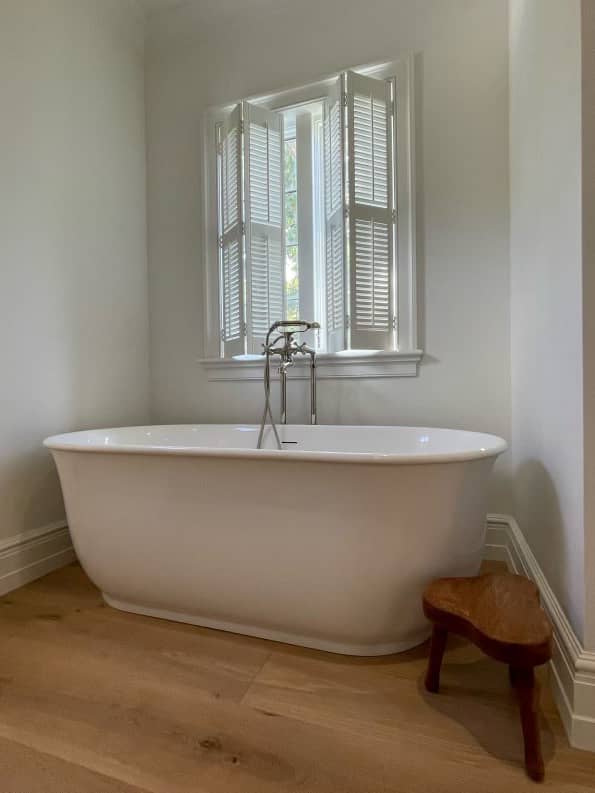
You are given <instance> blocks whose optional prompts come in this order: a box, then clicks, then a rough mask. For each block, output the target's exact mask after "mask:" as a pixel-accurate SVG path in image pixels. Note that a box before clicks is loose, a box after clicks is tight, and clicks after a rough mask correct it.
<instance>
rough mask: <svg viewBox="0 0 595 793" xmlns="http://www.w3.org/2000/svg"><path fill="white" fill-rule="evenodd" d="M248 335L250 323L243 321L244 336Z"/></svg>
mask: <svg viewBox="0 0 595 793" xmlns="http://www.w3.org/2000/svg"><path fill="white" fill-rule="evenodd" d="M247 335H248V325H246V323H245V322H242V336H247Z"/></svg>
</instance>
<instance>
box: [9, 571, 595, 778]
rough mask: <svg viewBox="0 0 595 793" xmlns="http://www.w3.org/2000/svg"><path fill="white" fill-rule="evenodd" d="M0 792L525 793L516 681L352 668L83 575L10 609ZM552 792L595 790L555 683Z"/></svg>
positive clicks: (502, 675) (397, 664) (32, 593)
mask: <svg viewBox="0 0 595 793" xmlns="http://www.w3.org/2000/svg"><path fill="white" fill-rule="evenodd" d="M0 636H1V637H2V638H1V641H0V793H38V792H39V793H142V792H143V791H144V792H148V791H153V792H154V793H285V791H301V793H447V792H448V793H467V792H468V793H500V792H501V793H504V792H506V793H524V791H533V790H535V784H534V783H532V782H530V781H529V780H528V779H527V778H526V777H525V774H524V771H523V765H522V741H521V734H520V726H519V722H518V716H517V711H516V703H515V701H514V698H513V695H512V693H511V691H510V689H509V686H508V679H507V673H506V669H505V668H504V667H502V666H501V665H499V664H497V663H495V662H492V661H490V660H488V659H485V658H483V657H482V656H481V654H480V653H478V652H477V651H476V650H474V649H473V648H471V647H470V646H468V645H466V644H465V643H463V642H461V641H456V640H455V641H453V642H451V644H450V645H449V649H448V653H447V656H446V658H445V664H444V669H443V693H441V694H440V695H429V694H426V693H425V691H424V690H423V687H422V684H421V679H422V676H423V671H424V667H425V661H426V655H427V646H422V647H420V648H416V649H415V650H412V651H410V652H408V653H404V654H401V655H395V656H389V657H385V658H376V659H361V658H359V659H358V658H348V657H345V656H335V655H331V654H327V653H321V652H316V651H312V650H304V649H301V648H295V647H289V646H286V645H281V644H275V643H272V642H266V641H260V640H258V639H250V638H246V637H242V636H235V635H232V634H228V633H223V632H218V631H210V630H206V629H202V628H195V627H192V626H188V625H181V624H177V623H169V622H165V621H162V620H154V619H150V618H147V617H140V616H135V615H132V614H125V613H123V612H119V611H115V610H113V609H110V608H108V607H106V606H105V605H104V604H103V603H102V600H101V597H100V596H99V593H98V592H97V590H96V589H95V588H94V587H93V585H92V584H91V583H90V582H89V580H88V579H87V578H86V576H85V574H84V573H83V572H82V570H81V569H80V567H78V566H77V565H71V566H69V567H67V568H64V569H62V570H59V571H57V572H56V573H52V574H51V575H49V576H46V577H45V578H43V579H40V580H39V581H36V582H34V583H33V584H30V585H29V586H26V587H24V588H22V589H20V590H18V591H16V592H12V593H10V594H9V595H7V596H5V597H3V598H0ZM542 680H543V683H544V685H543V691H542V722H543V724H542V729H543V741H544V753H545V757H546V764H547V765H546V782H545V784H544V786H543V787H544V788H546V789H548V790H552V791H555V792H556V793H581V791H582V792H583V793H586V792H587V791H594V793H595V754H588V753H586V752H579V751H576V750H573V749H571V748H570V747H569V746H568V742H567V740H566V738H565V736H564V732H563V729H562V726H561V723H560V719H559V717H558V715H557V713H556V710H555V707H554V705H553V702H552V699H551V695H550V693H549V689H548V686H547V671H546V670H544V674H543V675H542Z"/></svg>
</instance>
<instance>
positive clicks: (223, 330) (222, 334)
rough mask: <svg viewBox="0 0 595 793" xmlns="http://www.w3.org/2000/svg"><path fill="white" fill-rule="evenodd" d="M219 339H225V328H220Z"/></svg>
mask: <svg viewBox="0 0 595 793" xmlns="http://www.w3.org/2000/svg"><path fill="white" fill-rule="evenodd" d="M221 341H223V342H224V341H225V328H221Z"/></svg>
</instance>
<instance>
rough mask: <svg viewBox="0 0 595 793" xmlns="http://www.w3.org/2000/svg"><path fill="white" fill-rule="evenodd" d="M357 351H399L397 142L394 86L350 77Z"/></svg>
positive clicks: (352, 296) (353, 297) (353, 315)
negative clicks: (395, 271) (395, 285)
mask: <svg viewBox="0 0 595 793" xmlns="http://www.w3.org/2000/svg"><path fill="white" fill-rule="evenodd" d="M347 87H348V90H347V102H348V119H349V121H348V146H349V149H348V155H349V180H348V182H349V217H350V223H349V234H350V249H349V272H350V286H351V289H350V313H351V318H352V322H351V347H352V348H353V349H380V350H388V349H391V348H392V346H393V316H394V296H393V230H394V223H393V217H392V208H393V207H392V140H391V115H390V114H391V99H390V93H389V90H390V89H389V86H388V84H386V83H385V82H383V81H381V80H375V79H372V78H370V77H365V76H363V75H360V74H355V73H352V72H349V73H348V75H347Z"/></svg>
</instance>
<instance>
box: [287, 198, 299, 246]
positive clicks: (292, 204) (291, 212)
mask: <svg viewBox="0 0 595 793" xmlns="http://www.w3.org/2000/svg"><path fill="white" fill-rule="evenodd" d="M297 241H298V231H297V192H296V191H295V190H294V191H293V192H291V193H285V243H286V244H287V245H297Z"/></svg>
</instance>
